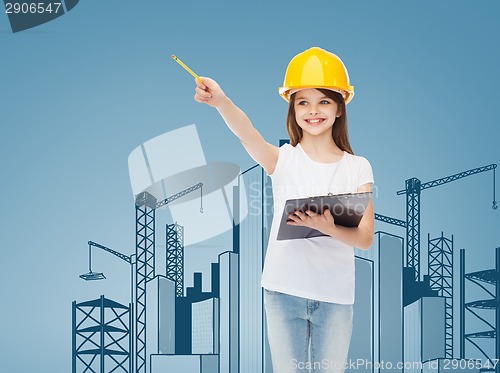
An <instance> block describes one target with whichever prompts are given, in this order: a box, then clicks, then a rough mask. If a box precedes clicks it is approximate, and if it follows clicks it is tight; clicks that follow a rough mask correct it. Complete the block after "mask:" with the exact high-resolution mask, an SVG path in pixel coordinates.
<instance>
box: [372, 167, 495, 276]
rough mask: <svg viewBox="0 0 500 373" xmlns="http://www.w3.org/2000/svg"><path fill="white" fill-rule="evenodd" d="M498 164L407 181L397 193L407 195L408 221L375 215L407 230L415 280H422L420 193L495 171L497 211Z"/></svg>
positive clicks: (408, 262)
mask: <svg viewBox="0 0 500 373" xmlns="http://www.w3.org/2000/svg"><path fill="white" fill-rule="evenodd" d="M496 167H497V165H496V164H490V165H489V166H484V167H478V168H474V169H472V170H468V171H464V172H460V173H458V174H454V175H451V176H447V177H443V178H441V179H437V180H433V181H428V182H426V183H423V184H422V182H421V181H420V180H419V179H417V178H416V177H413V178H411V179H408V180H406V188H405V189H403V190H400V191H398V192H397V194H398V195H401V194H406V221H403V220H400V219H396V218H392V217H389V216H385V215H381V214H375V219H376V220H379V221H382V222H384V223H388V224H392V225H396V226H399V227H403V228H406V261H407V266H408V267H413V268H414V269H415V280H416V281H419V280H420V192H421V191H422V190H424V189H429V188H432V187H435V186H439V185H443V184H447V183H450V182H452V181H455V180H458V179H462V178H464V177H467V176H471V175H476V174H479V173H481V172H486V171H491V170H493V205H492V208H493V209H497V207H498V206H497V202H496V200H495V169H496Z"/></svg>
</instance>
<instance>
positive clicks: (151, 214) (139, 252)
mask: <svg viewBox="0 0 500 373" xmlns="http://www.w3.org/2000/svg"><path fill="white" fill-rule="evenodd" d="M197 189H200V212H203V200H202V198H203V183H198V184H196V185H193V186H191V187H189V188H187V189H184V190H182V191H181V192H179V193H176V194H174V195H172V196H170V197H168V198H166V199H164V200H162V201H160V202H158V201H157V200H156V198H155V197H154V196H153V195H151V194H150V193H148V192H146V191H144V192H141V193H139V194H138V195H136V197H135V218H136V219H135V220H136V244H135V254H132V255H130V256H126V255H124V254H122V253H120V252H118V251H115V250H113V249H110V248H108V247H106V246H103V245H100V244H97V243H95V242H92V241H89V272H88V273H86V274H84V275H81V276H80V277H81V278H82V279H84V280H86V281H90V280H102V279H105V278H106V277H105V276H104V274H103V273H99V272H93V271H92V268H91V263H90V261H91V258H92V257H91V248H92V247H96V248H99V249H102V250H104V251H106V252H109V253H111V254H113V255H115V256H117V257H119V258H120V259H122V260H124V261H126V262H127V263H129V264H130V265H131V267H132V269H131V271H132V284H134V283H135V287H134V285H132V290H131V294H132V295H131V297H132V298H134V297H133V294H134V293H135V299H134V300H135V312H134V315H135V345H134V347H135V351H134V352H135V353H134V354H133V355H132V356H134V357H135V372H136V373H145V372H146V283H147V282H148V281H149V280H152V279H153V278H154V277H155V211H156V209H158V208H160V207H163V206H165V205H167V204H169V203H171V202H173V201H175V200H177V199H179V198H181V197H183V196H185V195H187V194H189V193H191V192H194V191H195V190H197ZM134 269H135V270H134ZM134 280H135V281H134ZM134 290H135V291H134Z"/></svg>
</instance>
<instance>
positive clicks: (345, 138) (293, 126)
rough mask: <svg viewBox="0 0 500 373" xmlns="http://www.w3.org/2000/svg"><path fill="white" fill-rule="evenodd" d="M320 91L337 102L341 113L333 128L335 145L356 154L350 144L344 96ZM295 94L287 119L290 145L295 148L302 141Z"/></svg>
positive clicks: (329, 91) (291, 100)
mask: <svg viewBox="0 0 500 373" xmlns="http://www.w3.org/2000/svg"><path fill="white" fill-rule="evenodd" d="M316 89H317V90H318V91H320V92H321V93H323V94H324V95H325V96H326V97H328V98H331V99H332V100H333V101H335V102H336V103H337V104H338V106H339V109H340V111H341V113H342V114H341V115H340V116H339V117H338V118H337V119H336V120H335V122H334V123H333V126H332V138H333V141H335V144H337V146H338V147H339V148H340V150H343V151H346V152H348V153H350V154H354V152H353V151H352V148H351V144H350V143H349V132H348V129H347V112H346V110H345V101H344V98H343V97H342V95H341V94H340V93H338V92H335V91H331V90H329V89H323V88H316ZM295 94H296V93H294V94H292V95H291V97H290V105H289V106H288V115H287V117H286V128H287V130H288V136H290V144H291V145H293V146H295V145H297V144H298V143H299V142H300V140H301V139H302V128H300V126H299V125H298V124H297V120H296V119H295Z"/></svg>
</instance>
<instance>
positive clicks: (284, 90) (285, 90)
mask: <svg viewBox="0 0 500 373" xmlns="http://www.w3.org/2000/svg"><path fill="white" fill-rule="evenodd" d="M310 88H315V89H318V88H321V89H329V90H330V91H334V92H338V93H341V94H342V92H344V93H345V96H344V95H342V96H344V100H345V103H346V105H347V104H348V103H349V102H350V101H351V100H352V98H353V97H354V86H350V87H349V89H348V90H347V89H342V88H340V87H324V86H301V87H279V88H278V92H279V94H280V96H281V97H283V99H284V100H285V101H286V102H290V96H291V93H290V92H292V91H294V92H293V93H295V92H297V91H300V90H302V89H310Z"/></svg>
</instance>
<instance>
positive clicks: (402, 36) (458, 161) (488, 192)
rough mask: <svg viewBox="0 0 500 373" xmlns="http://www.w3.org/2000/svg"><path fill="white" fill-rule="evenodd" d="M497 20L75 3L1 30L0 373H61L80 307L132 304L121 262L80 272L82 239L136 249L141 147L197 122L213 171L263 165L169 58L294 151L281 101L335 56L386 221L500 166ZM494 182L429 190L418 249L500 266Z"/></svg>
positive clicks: (264, 6)
mask: <svg viewBox="0 0 500 373" xmlns="http://www.w3.org/2000/svg"><path fill="white" fill-rule="evenodd" d="M499 12H500V5H498V2H496V1H480V2H470V1H469V2H465V1H464V2H456V1H448V0H443V1H439V2H436V1H418V2H416V1H411V2H410V1H355V2H350V3H348V2H345V1H329V2H313V3H306V2H304V1H273V2H264V1H251V2H248V1H247V2H236V1H217V2H215V1H214V2H202V1H200V2H193V1H182V2H176V3H174V2H164V1H160V0H155V1H147V2H132V1H117V0H113V1H112V0H107V1H82V2H80V3H79V4H78V5H77V6H76V7H75V8H74V9H73V10H72V11H71V12H69V13H67V14H65V15H64V16H62V17H59V18H58V19H56V20H54V21H51V22H49V23H46V24H44V25H41V26H39V27H36V28H33V29H30V30H26V31H23V32H19V33H16V34H13V33H12V32H11V30H10V26H9V23H8V19H7V16H6V15H5V14H3V15H0V67H1V68H0V102H1V110H0V126H1V127H0V128H1V129H0V169H1V181H2V182H1V184H0V196H1V198H2V201H1V204H2V208H1V209H0V218H1V232H2V234H1V241H0V245H1V258H0V263H1V267H0V286H1V298H0V304H1V307H0V313H1V317H0V331H1V334H0V366H1V367H2V371H6V372H9V373H16V372H35V371H36V372H51V373H66V372H68V371H69V370H70V363H71V302H72V301H73V300H78V301H83V300H87V299H94V298H96V297H98V296H99V295H100V294H106V296H108V297H111V298H113V299H115V300H117V301H120V302H123V303H128V301H129V289H130V288H129V275H130V273H129V267H128V266H125V265H123V264H122V263H121V262H120V261H119V260H118V259H117V258H115V257H112V256H110V255H109V254H106V253H98V252H96V253H95V255H94V267H95V270H97V271H103V272H105V274H106V276H107V277H108V280H106V281H104V282H102V281H101V282H95V283H87V282H84V281H81V280H80V279H79V278H78V275H79V274H81V273H84V272H86V271H87V245H86V242H87V241H88V240H89V239H92V240H94V241H97V242H100V243H102V244H105V245H107V246H110V247H112V248H114V249H116V250H119V251H121V252H123V253H126V254H131V253H132V252H133V250H134V239H135V227H134V204H133V196H132V192H131V188H130V183H129V179H128V166H127V157H128V155H129V153H130V152H131V151H132V150H133V149H134V148H135V147H136V146H138V145H139V144H141V143H143V142H144V141H147V140H149V139H151V138H153V137H155V136H157V135H159V134H162V133H164V132H167V131H169V130H172V129H175V128H178V127H182V126H185V125H189V124H192V123H196V124H197V126H198V131H199V135H200V139H201V142H202V144H203V147H204V151H205V155H206V158H207V160H208V161H232V162H236V163H238V164H239V165H240V167H241V169H242V170H244V169H247V168H249V167H251V166H252V165H253V164H254V161H253V160H252V159H251V158H250V157H249V156H248V155H247V154H246V152H245V151H244V149H243V148H242V147H241V145H240V143H239V141H238V140H237V139H236V138H235V137H234V135H233V134H232V133H231V132H230V131H229V130H228V129H227V128H226V127H225V125H224V123H223V121H222V120H221V119H220V117H219V116H218V114H217V113H216V111H215V110H213V109H211V108H209V107H207V106H204V105H200V104H198V103H196V102H195V101H194V100H193V99H192V97H193V95H194V83H193V79H192V77H191V76H190V75H189V74H187V73H186V72H185V71H184V70H183V69H181V68H180V66H178V65H177V64H176V63H175V62H174V61H172V59H171V58H170V55H171V54H176V55H177V56H178V57H179V58H180V59H182V60H183V61H184V62H185V63H186V64H187V65H188V66H190V67H191V68H192V69H193V70H194V71H196V72H197V73H198V74H200V75H204V76H210V77H213V78H214V79H216V80H217V81H218V82H219V83H220V84H221V86H222V87H223V89H224V90H225V91H226V93H227V94H228V96H230V97H231V99H232V100H233V101H234V102H235V103H236V104H238V105H239V106H240V107H241V108H242V109H243V110H245V111H246V113H247V114H248V115H249V116H250V118H251V119H252V121H253V123H254V125H255V126H256V127H257V129H258V130H259V131H260V132H261V133H262V134H263V136H264V137H265V138H266V139H267V140H268V141H269V142H272V143H275V144H277V143H278V140H279V139H280V138H286V137H287V133H286V130H285V115H286V110H287V105H286V103H285V102H284V101H283V100H282V99H281V98H280V97H279V96H278V93H277V88H278V86H280V85H281V84H282V81H283V76H284V73H285V69H286V66H287V64H288V62H289V60H290V59H291V58H292V57H293V56H294V55H295V54H297V53H299V52H301V51H303V50H305V49H307V48H309V47H311V46H320V47H322V48H324V49H327V50H329V51H332V52H334V53H336V54H338V55H339V56H340V57H341V58H342V59H343V61H344V63H345V64H346V65H347V67H348V69H349V73H350V77H351V83H352V84H353V85H354V86H355V91H356V96H355V98H354V100H353V101H352V102H351V103H350V104H349V105H348V113H349V126H350V137H351V143H352V145H353V148H354V151H355V153H356V154H359V155H363V156H365V157H367V158H368V159H369V160H370V162H371V163H372V166H373V169H374V173H375V179H376V196H375V207H376V212H378V213H380V214H384V215H389V216H392V217H396V218H399V219H402V220H404V219H405V198H404V196H397V195H396V191H397V190H400V189H404V180H405V179H408V178H410V177H418V178H419V179H421V180H422V181H423V182H425V181H430V180H434V179H437V178H440V177H444V176H448V175H451V174H454V173H458V172H461V171H465V170H468V169H472V168H475V167H479V166H484V165H488V164H491V163H500V152H499V150H498V138H499V135H500V130H499V128H498V124H499V110H498V107H499V104H498V99H499V94H498V87H499V85H500V71H499V69H498V61H499V57H500V43H499V42H498V15H499ZM170 161H171V162H175V159H172V160H170ZM492 180H493V177H492V173H491V172H488V173H483V174H479V175H476V176H472V177H469V178H465V179H462V180H460V181H456V182H454V183H450V184H447V185H445V186H440V187H436V188H433V189H430V190H425V191H423V192H422V209H421V216H422V227H421V234H422V237H421V239H422V243H423V244H422V246H423V247H425V246H426V244H425V242H426V237H427V233H431V236H432V237H436V236H438V235H440V233H441V231H444V232H445V235H446V236H451V234H454V239H455V251H456V252H457V251H458V249H459V248H465V249H466V257H467V262H466V270H467V271H468V272H471V271H476V270H481V269H486V268H491V267H492V266H493V264H494V249H495V247H497V246H499V245H500V230H499V226H500V225H499V223H500V210H493V209H492V208H491V202H492V191H493V187H492V184H493V182H492ZM377 226H378V229H382V230H388V231H391V232H394V233H396V234H399V235H402V236H403V235H404V231H403V230H402V229H401V228H396V227H392V226H387V225H384V224H383V223H377ZM398 229H401V230H398ZM187 250H189V251H187V252H186V256H187V258H191V259H187V260H191V264H190V265H191V267H192V269H193V270H194V269H196V267H197V266H199V268H202V267H203V266H205V265H206V264H205V263H206V253H205V252H201V250H200V249H199V248H196V247H194V248H188V249H187ZM212 250H213V251H214V252H213V253H212V255H215V251H217V250H218V248H217V246H214V248H213V249H212ZM219 251H220V250H219ZM455 258H456V263H458V255H457V256H456V257H455ZM422 260H423V259H422ZM197 261H198V262H197ZM96 263H97V264H96ZM191 279H192V276H191V275H190V274H186V285H190V283H189V281H190V280H191Z"/></svg>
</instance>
